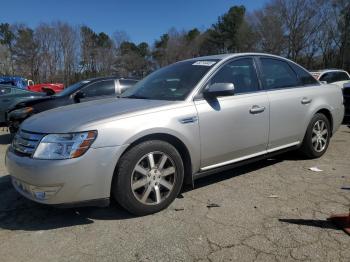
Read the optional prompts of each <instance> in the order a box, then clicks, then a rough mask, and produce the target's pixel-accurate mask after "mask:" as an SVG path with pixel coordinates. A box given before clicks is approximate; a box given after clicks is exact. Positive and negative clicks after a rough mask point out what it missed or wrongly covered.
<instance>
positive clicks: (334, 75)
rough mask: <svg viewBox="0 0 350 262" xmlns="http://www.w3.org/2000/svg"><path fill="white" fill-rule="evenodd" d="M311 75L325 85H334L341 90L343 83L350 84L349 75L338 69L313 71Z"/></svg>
mask: <svg viewBox="0 0 350 262" xmlns="http://www.w3.org/2000/svg"><path fill="white" fill-rule="evenodd" d="M311 74H312V76H313V77H315V78H316V79H317V80H319V81H322V82H326V83H327V84H334V85H337V86H340V87H341V88H343V86H344V84H345V83H347V82H350V75H349V73H348V72H346V71H344V70H340V69H324V70H321V71H313V72H311Z"/></svg>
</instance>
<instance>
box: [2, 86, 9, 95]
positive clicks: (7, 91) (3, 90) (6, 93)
mask: <svg viewBox="0 0 350 262" xmlns="http://www.w3.org/2000/svg"><path fill="white" fill-rule="evenodd" d="M9 94H11V88H8V87H0V96H2V95H9Z"/></svg>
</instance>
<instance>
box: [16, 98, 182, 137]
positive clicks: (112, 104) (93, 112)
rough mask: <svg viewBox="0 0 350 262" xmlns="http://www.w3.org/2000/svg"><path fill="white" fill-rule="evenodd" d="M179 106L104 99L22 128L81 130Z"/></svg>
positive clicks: (48, 114)
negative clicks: (85, 127) (95, 124)
mask: <svg viewBox="0 0 350 262" xmlns="http://www.w3.org/2000/svg"><path fill="white" fill-rule="evenodd" d="M177 103H179V102H173V101H163V100H146V99H127V98H112V99H101V100H95V101H91V102H85V103H81V104H73V105H68V106H64V107H58V108H55V109H52V110H48V111H44V112H42V113H39V114H36V115H34V116H32V117H30V118H28V119H27V120H25V121H24V122H23V124H22V125H21V129H23V130H27V131H31V132H38V133H65V132H74V131H81V129H80V127H82V126H85V125H89V124H93V123H94V122H100V121H105V120H108V119H111V120H112V119H116V118H118V117H129V116H132V115H135V114H136V115H138V114H143V113H146V112H147V110H151V109H159V107H163V106H168V105H171V104H177ZM151 111H152V110H151Z"/></svg>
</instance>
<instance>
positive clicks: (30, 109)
mask: <svg viewBox="0 0 350 262" xmlns="http://www.w3.org/2000/svg"><path fill="white" fill-rule="evenodd" d="M33 111H34V109H33V107H23V108H19V109H16V110H13V111H10V114H11V115H23V114H29V113H32V112H33Z"/></svg>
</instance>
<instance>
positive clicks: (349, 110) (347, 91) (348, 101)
mask: <svg viewBox="0 0 350 262" xmlns="http://www.w3.org/2000/svg"><path fill="white" fill-rule="evenodd" d="M343 97H344V106H345V114H344V121H343V124H347V125H349V127H350V82H349V83H345V84H344V87H343Z"/></svg>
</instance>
